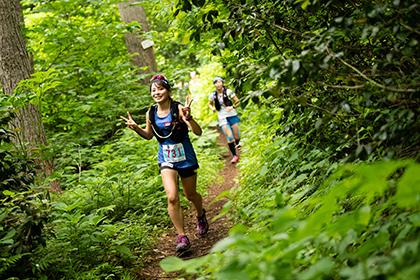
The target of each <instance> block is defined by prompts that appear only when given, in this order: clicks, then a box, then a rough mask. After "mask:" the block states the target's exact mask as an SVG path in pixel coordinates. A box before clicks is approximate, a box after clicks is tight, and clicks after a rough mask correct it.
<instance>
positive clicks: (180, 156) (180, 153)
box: [162, 143, 186, 162]
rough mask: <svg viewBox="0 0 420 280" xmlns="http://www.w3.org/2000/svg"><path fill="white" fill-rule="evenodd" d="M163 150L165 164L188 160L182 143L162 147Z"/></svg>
mask: <svg viewBox="0 0 420 280" xmlns="http://www.w3.org/2000/svg"><path fill="white" fill-rule="evenodd" d="M162 150H163V158H164V160H165V162H179V161H183V160H185V159H186V157H185V151H184V146H183V145H182V143H178V144H173V145H162Z"/></svg>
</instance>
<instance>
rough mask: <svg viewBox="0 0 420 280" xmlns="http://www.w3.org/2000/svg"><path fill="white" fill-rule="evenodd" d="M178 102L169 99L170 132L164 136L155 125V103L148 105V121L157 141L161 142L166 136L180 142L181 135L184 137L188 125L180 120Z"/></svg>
mask: <svg viewBox="0 0 420 280" xmlns="http://www.w3.org/2000/svg"><path fill="white" fill-rule="evenodd" d="M179 104H180V103H179V102H177V101H173V100H171V116H172V122H171V132H170V133H169V134H168V135H166V136H163V132H162V131H161V129H159V128H158V127H157V126H156V121H155V116H156V112H157V105H156V104H154V105H152V106H151V107H150V109H149V121H150V123H151V125H152V131H153V134H154V135H155V137H156V139H157V140H158V141H159V143H162V142H163V141H164V140H165V139H168V138H169V139H172V140H173V141H175V142H176V143H180V142H182V139H183V137H185V134H188V126H187V125H186V124H185V123H184V122H181V121H180V119H179V110H178V105H179Z"/></svg>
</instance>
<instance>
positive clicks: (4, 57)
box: [0, 0, 59, 190]
mask: <svg viewBox="0 0 420 280" xmlns="http://www.w3.org/2000/svg"><path fill="white" fill-rule="evenodd" d="M23 25H24V22H23V14H22V9H21V6H20V3H19V0H0V83H1V86H2V88H3V92H4V93H5V94H8V95H11V94H13V91H14V89H15V88H16V86H17V85H18V83H19V82H20V81H22V80H25V79H28V78H30V76H31V74H32V73H33V66H32V63H31V58H30V57H29V54H28V52H27V50H26V42H25V39H24V37H23V34H22V27H23ZM11 126H12V128H13V130H14V132H15V135H16V138H15V143H19V144H21V145H24V148H25V150H26V151H27V152H28V154H29V155H30V156H35V157H36V158H35V160H36V163H37V164H38V166H39V170H38V174H39V175H44V176H45V175H46V176H48V175H51V173H52V171H53V165H52V163H51V161H48V160H44V159H42V155H41V154H40V153H39V151H40V148H41V147H42V146H45V145H46V143H47V141H46V137H45V130H44V126H43V124H42V120H41V115H40V113H39V110H38V108H37V107H36V106H35V105H33V104H27V105H26V106H25V107H23V108H21V109H20V110H19V111H18V112H17V113H16V115H15V119H14V120H13V121H12V123H11ZM53 188H59V186H58V184H57V183H55V184H54V186H53ZM55 190H59V189H55Z"/></svg>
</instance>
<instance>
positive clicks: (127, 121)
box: [120, 112, 138, 129]
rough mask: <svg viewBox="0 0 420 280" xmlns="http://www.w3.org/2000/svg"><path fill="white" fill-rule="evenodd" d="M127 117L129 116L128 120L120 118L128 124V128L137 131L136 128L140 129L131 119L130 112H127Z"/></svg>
mask: <svg viewBox="0 0 420 280" xmlns="http://www.w3.org/2000/svg"><path fill="white" fill-rule="evenodd" d="M127 116H128V118H125V117H123V116H120V118H121V119H122V120H123V121H125V122H126V124H127V127H128V128H131V129H136V127H138V124H137V123H136V122H135V121H134V120H133V118H132V117H131V114H130V112H127Z"/></svg>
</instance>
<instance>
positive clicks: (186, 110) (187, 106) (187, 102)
mask: <svg viewBox="0 0 420 280" xmlns="http://www.w3.org/2000/svg"><path fill="white" fill-rule="evenodd" d="M192 101H193V99H192V97H191V95H187V97H186V98H185V105H184V107H182V113H184V117H185V118H189V117H190V116H191V108H190V106H191V103H192Z"/></svg>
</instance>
